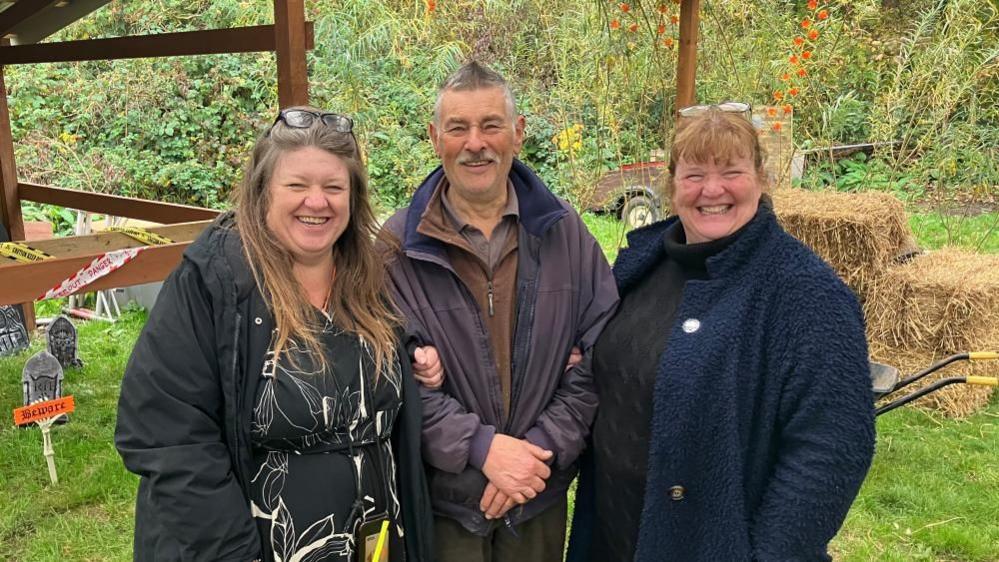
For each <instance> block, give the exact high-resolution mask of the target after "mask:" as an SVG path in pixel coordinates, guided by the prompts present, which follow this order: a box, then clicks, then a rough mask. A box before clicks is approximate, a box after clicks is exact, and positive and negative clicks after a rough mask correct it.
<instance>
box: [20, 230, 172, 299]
mask: <svg viewBox="0 0 999 562" xmlns="http://www.w3.org/2000/svg"><path fill="white" fill-rule="evenodd" d="M188 245H190V242H178V243H176V244H168V245H165V246H153V247H150V248H147V249H145V250H143V251H142V252H140V253H139V255H137V256H135V259H133V260H132V261H131V262H129V263H127V264H125V266H124V267H122V268H120V269H118V270H116V271H112V272H111V273H109V274H107V275H105V276H104V277H101V278H100V279H97V280H96V281H94V283H92V284H90V285H87V286H86V287H81V288H80V290H79V291H77V292H78V293H85V292H90V291H98V290H102V289H112V288H115V287H128V286H130V285H139V284H142V283H151V282H153V281H161V280H163V279H165V278H166V276H167V275H169V274H170V272H171V271H173V270H174V268H176V267H177V264H178V263H180V259H181V256H182V255H183V253H184V249H185V248H187V246H188ZM100 255H101V254H100V253H98V254H95V255H87V256H77V257H71V258H62V259H51V260H45V261H39V262H34V263H26V264H18V265H16V266H14V267H3V268H0V270H2V271H3V280H4V287H3V290H2V291H0V304H13V303H18V302H32V301H34V300H35V299H37V298H38V297H40V296H42V295H43V294H44V293H45V292H46V291H48V290H49V289H51V288H52V287H55V286H56V285H59V284H60V283H62V282H63V281H64V280H66V279H68V278H69V277H71V276H72V275H73V274H75V273H76V272H77V271H79V270H81V269H83V268H84V267H87V266H88V265H90V262H92V261H93V260H94V259H96V258H97V257H100Z"/></svg>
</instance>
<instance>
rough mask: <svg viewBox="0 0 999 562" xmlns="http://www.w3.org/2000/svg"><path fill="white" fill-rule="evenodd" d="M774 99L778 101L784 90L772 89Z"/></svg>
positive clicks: (782, 97) (781, 97)
mask: <svg viewBox="0 0 999 562" xmlns="http://www.w3.org/2000/svg"><path fill="white" fill-rule="evenodd" d="M774 99H775V100H777V101H780V100H782V99H784V92H782V91H780V90H775V91H774Z"/></svg>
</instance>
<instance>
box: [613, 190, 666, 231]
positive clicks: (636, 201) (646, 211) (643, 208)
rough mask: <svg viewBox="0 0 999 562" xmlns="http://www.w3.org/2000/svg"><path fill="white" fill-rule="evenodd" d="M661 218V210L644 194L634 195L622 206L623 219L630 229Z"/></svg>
mask: <svg viewBox="0 0 999 562" xmlns="http://www.w3.org/2000/svg"><path fill="white" fill-rule="evenodd" d="M658 219H659V211H658V209H656V204H655V203H654V202H653V201H652V199H650V198H648V197H646V196H644V195H634V196H632V197H629V198H628V199H626V200H625V201H624V205H622V206H621V221H622V222H624V224H626V225H627V226H628V228H629V229H632V228H639V227H642V226H645V225H648V224H652V223H654V222H656V221H657V220H658Z"/></svg>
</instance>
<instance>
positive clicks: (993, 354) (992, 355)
mask: <svg viewBox="0 0 999 562" xmlns="http://www.w3.org/2000/svg"><path fill="white" fill-rule="evenodd" d="M993 359H999V351H972V352H971V353H969V354H968V360H970V361H991V360H993Z"/></svg>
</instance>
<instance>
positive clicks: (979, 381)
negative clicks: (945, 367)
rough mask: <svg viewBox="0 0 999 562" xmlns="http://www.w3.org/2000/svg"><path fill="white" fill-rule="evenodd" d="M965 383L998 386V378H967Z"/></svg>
mask: <svg viewBox="0 0 999 562" xmlns="http://www.w3.org/2000/svg"><path fill="white" fill-rule="evenodd" d="M965 382H967V383H968V384H978V385H981V386H999V378H997V377H967V380H966V381H965Z"/></svg>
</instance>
